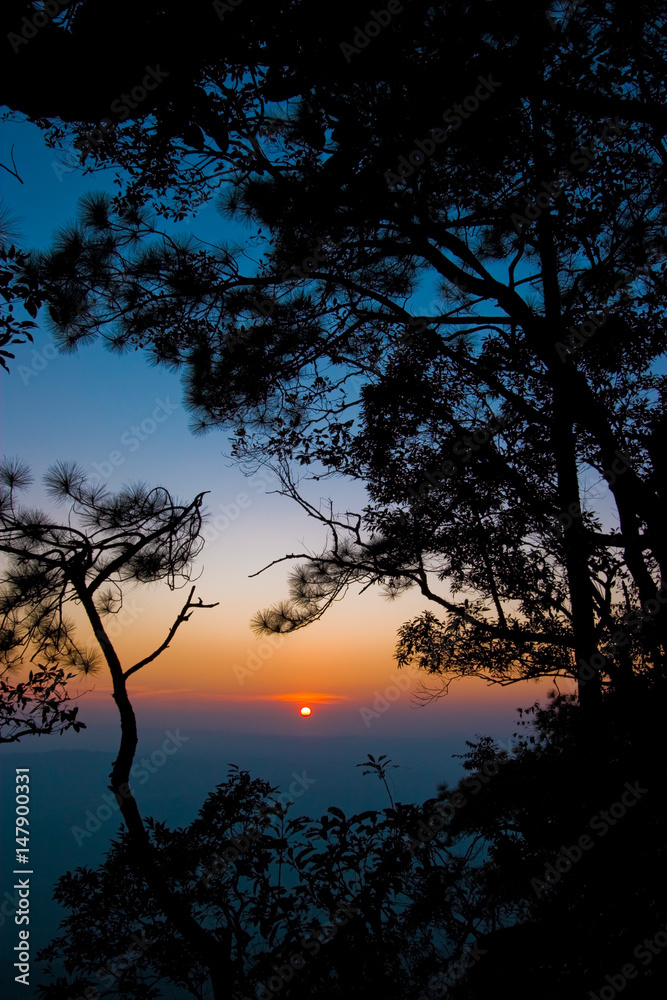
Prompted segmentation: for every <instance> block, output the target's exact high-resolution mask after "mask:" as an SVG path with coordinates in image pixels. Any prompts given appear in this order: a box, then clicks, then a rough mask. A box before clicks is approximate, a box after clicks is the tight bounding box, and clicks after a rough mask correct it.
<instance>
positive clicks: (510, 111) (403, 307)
mask: <svg viewBox="0 0 667 1000" xmlns="http://www.w3.org/2000/svg"><path fill="white" fill-rule="evenodd" d="M662 7H663V5H660V10H662ZM299 9H300V8H299V7H298V6H297V7H295V8H294V10H295V11H297V10H299ZM547 9H548V8H547V7H546V5H535V4H518V5H517V4H501V5H497V4H496V5H493V8H492V9H491V8H489V5H487V4H482V3H480V2H478V0H476V2H471V3H469V4H466V5H460V4H446V5H442V6H440V7H438V8H432V7H429V6H428V5H411V8H410V11H407V10H406V11H405V12H404V13H403V14H401V18H402V20H401V22H400V26H399V22H398V20H396V22H395V23H394V24H393V25H390V26H388V27H387V28H386V29H385V30H384V32H383V33H382V35H381V37H380V36H379V37H378V38H377V39H376V40H375V41H374V42H373V44H372V45H370V44H369V45H368V47H367V49H366V50H365V51H364V52H363V53H360V54H359V58H358V59H356V58H355V62H354V64H352V63H351V62H350V63H347V61H346V60H345V59H342V58H341V59H339V63H338V69H337V70H335V71H334V72H333V75H330V76H327V77H326V78H325V77H324V76H323V74H322V71H321V69H319V68H318V63H317V61H316V60H315V59H314V58H313V56H312V50H311V49H309V48H308V46H309V43H311V42H312V41H313V38H314V36H313V30H314V29H313V26H312V24H311V22H310V21H309V20H305V21H304V22H303V24H302V25H301V26H300V28H299V31H298V33H297V37H298V38H299V43H300V46H301V48H300V50H299V51H297V52H295V51H294V48H293V47H288V49H287V57H284V56H282V57H281V56H279V55H278V54H277V53H276V51H275V50H274V49H273V48H271V47H269V49H268V50H267V51H266V53H265V54H263V55H262V57H261V60H260V62H262V65H263V66H265V67H266V74H265V76H264V75H262V77H261V79H259V80H258V83H257V87H258V90H257V93H258V94H259V95H260V96H263V97H264V98H265V99H266V100H267V101H269V100H271V99H273V100H275V101H280V100H282V101H283V106H282V107H281V109H280V111H281V117H280V121H278V124H277V126H276V127H277V129H278V131H277V133H276V138H275V143H274V146H273V147H272V152H271V153H270V154H269V155H268V158H267V157H265V158H264V159H263V160H261V159H260V160H259V161H257V162H253V163H252V164H250V165H248V164H246V167H247V169H246V170H245V172H244V170H243V169H242V168H239V171H240V172H239V173H238V174H237V175H236V176H235V178H234V183H233V185H232V187H231V188H230V190H229V191H228V192H227V193H226V195H225V197H224V198H223V203H224V204H225V205H226V206H227V210H228V211H229V212H230V213H232V214H233V215H235V216H236V217H241V218H244V217H245V218H249V219H252V220H256V221H257V222H258V223H259V227H260V230H262V229H268V231H269V232H270V234H271V236H272V241H273V242H272V246H271V249H270V251H268V252H267V253H266V254H265V256H264V258H263V260H262V261H261V262H260V265H259V267H258V268H257V269H256V270H254V271H253V270H251V271H250V273H248V274H242V273H241V271H240V265H239V263H238V258H237V257H235V256H234V255H233V254H232V253H231V252H230V251H228V250H226V249H224V248H207V247H206V246H204V245H203V244H201V243H197V242H196V241H190V243H182V242H181V243H177V244H175V243H174V241H173V240H172V239H171V237H168V236H166V235H164V236H160V235H159V234H158V233H156V227H155V226H154V225H151V226H147V224H146V223H145V217H141V218H140V214H141V213H140V212H139V210H137V209H136V208H132V209H130V208H128V202H127V201H125V202H124V201H123V200H122V199H121V200H120V201H119V202H116V204H115V205H112V204H111V203H110V202H109V200H108V199H104V198H98V199H97V200H90V199H88V200H87V201H86V202H85V204H84V205H83V207H82V212H81V215H80V220H79V225H78V227H77V228H76V229H75V230H73V231H71V232H68V233H65V234H63V235H62V237H61V238H60V240H59V242H58V243H57V245H56V246H55V247H54V248H53V251H52V252H51V253H50V254H47V255H46V256H45V257H44V258H43V259H42V260H41V262H40V263H39V268H40V279H41V280H43V282H44V284H45V286H46V287H47V288H48V290H49V301H50V302H51V306H52V312H51V317H52V320H53V323H54V325H55V329H56V332H57V336H58V337H59V339H60V343H61V344H62V345H63V346H64V347H69V348H71V347H73V346H74V345H76V343H78V342H79V341H82V340H85V339H87V338H90V337H91V336H94V335H98V334H100V333H102V335H103V336H106V337H107V338H108V339H109V341H110V343H111V346H112V347H114V348H115V349H122V348H124V347H130V346H134V347H140V348H146V349H147V351H148V353H149V355H150V356H151V357H153V358H154V359H158V360H162V361H164V362H166V363H168V364H175V365H183V366H184V367H185V371H186V379H187V386H188V391H187V399H188V402H189V405H190V406H191V407H192V409H193V410H194V411H195V413H196V414H197V415H198V416H200V418H201V426H212V425H228V426H229V425H231V426H234V427H235V428H236V454H237V455H238V456H239V457H242V458H249V457H250V458H251V457H257V456H258V455H263V456H266V455H269V456H271V457H272V459H273V460H274V461H275V462H277V463H279V464H281V465H282V466H283V471H284V465H285V463H286V462H289V461H291V462H295V463H297V464H301V465H303V466H310V467H311V469H312V471H313V472H314V474H315V475H316V476H321V475H328V474H330V473H336V474H342V475H345V476H348V477H351V478H354V479H359V480H361V481H362V482H364V483H365V484H367V486H368V490H369V494H370V500H371V502H370V504H369V506H368V508H367V509H366V510H365V511H363V512H362V514H361V515H360V520H358V521H357V520H355V519H354V518H353V519H352V520H351V522H350V523H349V524H346V523H345V519H343V520H340V519H336V518H335V517H333V515H332V516H329V517H328V519H327V518H326V517H322V518H321V519H322V520H324V521H325V522H326V523H327V524H328V527H329V529H330V532H331V533H332V534H331V539H332V542H331V547H330V548H327V549H326V550H325V551H324V552H323V553H322V554H315V558H314V559H313V558H312V554H306V557H307V558H309V560H310V563H309V566H307V567H306V569H305V570H304V572H303V574H301V576H300V577H299V578H298V579H297V581H296V583H295V591H294V595H293V596H294V598H295V599H296V604H295V603H292V604H289V603H288V604H287V605H283V607H282V608H279V609H273V610H272V611H271V612H270V613H269V614H268V615H265V616H264V617H263V618H262V619H260V620H259V621H258V625H263V626H266V627H269V628H279V629H281V630H287V629H291V628H293V627H296V626H301V625H305V624H307V623H308V622H309V621H311V620H312V619H313V616H314V617H317V616H318V614H319V613H320V611H321V609H322V607H323V606H324V605H326V603H327V602H329V603H330V600H331V599H332V595H335V594H337V593H340V591H341V588H344V587H345V586H347V584H348V583H349V582H350V581H351V580H354V579H357V580H360V581H362V582H363V584H364V585H366V584H367V583H374V582H381V581H383V580H386V581H389V583H390V588H391V589H392V591H394V592H396V591H400V589H401V588H402V587H404V586H408V585H416V586H418V587H419V588H420V590H421V592H422V593H423V594H424V596H425V597H426V598H427V599H428V600H430V601H432V602H434V603H435V604H436V605H439V606H440V607H442V608H443V609H444V611H445V614H446V618H445V621H444V622H441V621H439V620H438V619H436V618H435V617H434V616H433V615H432V614H431V615H429V614H427V615H425V616H422V617H421V618H420V619H419V620H418V621H416V622H414V623H412V625H411V626H409V627H408V628H407V629H406V630H405V631H404V632H403V633H402V634H401V644H400V648H399V655H400V656H401V657H402V658H403V659H406V658H407V659H410V658H413V657H416V659H417V662H418V663H419V664H420V665H421V666H423V667H424V668H425V669H426V670H428V671H430V672H432V673H433V674H439V675H441V676H443V677H444V678H445V681H446V680H448V679H449V678H451V677H452V676H459V675H460V674H461V672H462V670H472V671H478V672H482V673H483V675H484V676H486V677H487V678H489V679H492V680H496V681H502V682H513V681H515V680H517V679H520V678H522V677H527V676H540V675H542V674H544V673H547V674H551V673H557V674H562V673H565V674H567V675H569V676H575V677H577V679H578V681H579V691H580V697H581V698H582V700H583V701H584V702H585V703H586V706H587V708H590V710H591V712H592V713H595V712H596V711H597V709H598V707H599V704H600V689H601V686H602V685H606V684H609V683H611V684H613V685H614V686H616V687H617V688H621V687H622V688H623V689H626V690H628V691H631V689H632V687H633V682H634V678H635V676H636V674H637V673H638V672H639V673H641V672H642V671H643V670H645V669H651V670H655V671H658V672H664V670H665V626H664V621H665V616H664V612H663V610H662V608H663V607H664V600H665V597H664V594H665V592H664V590H663V589H660V585H661V584H662V583H664V581H665V580H666V579H667V536H666V533H665V527H664V521H663V518H662V513H661V511H662V506H663V503H664V495H665V465H664V449H663V448H661V443H662V441H663V439H664V428H665V408H664V399H665V382H664V376H663V375H662V374H661V373H660V369H659V367H658V359H659V358H660V356H661V354H662V353H663V352H664V349H665V333H664V330H665V325H664V250H663V248H662V242H661V241H662V225H663V220H664V170H663V167H664V150H663V147H662V141H661V129H663V128H664V124H665V115H664V108H663V107H662V93H663V91H662V88H663V79H664V73H663V68H664V38H663V35H662V34H661V31H660V27H659V23H660V18H659V17H657V18H656V17H654V13H655V11H654V8H653V7H652V8H651V17H648V16H647V14H646V11H645V10H644V8H643V7H641V5H640V6H639V7H636V6H633V8H632V9H631V10H630V9H625V8H624V9H623V10H619V9H618V5H616V4H612V3H609V4H603V5H596V7H595V9H589V8H588V6H587V5H582V4H578V5H577V7H576V9H574V10H572V11H571V12H568V14H567V16H566V17H565V18H563V17H562V16H558V17H557V18H556V22H555V23H556V29H555V28H554V20H553V18H552V19H551V20H550V19H548V18H547V17H545V11H547ZM248 30H253V31H254V30H257V31H258V32H260V34H261V31H262V28H261V27H260V26H258V25H256V24H255V25H254V27H252V29H251V28H249V29H248ZM452 38H454V39H456V47H455V51H452V43H451V42H450V39H452ZM297 49H299V46H297ZM305 50H308V52H309V53H311V54H309V55H307V56H306V55H304V54H303V52H304V51H305ZM327 51H329V52H330V51H331V46H329V48H328V49H327ZM285 63H288V64H289V66H290V72H289V73H287V74H286V75H287V81H286V82H285V85H284V87H283V88H282V90H281V88H280V86H278V85H277V78H278V77H279V75H280V73H282V72H284V71H285ZM323 65H324V64H323ZM331 65H333V64H331ZM443 65H447V67H448V69H447V71H446V72H444V73H443V69H442V67H443ZM253 66H254V63H253ZM329 66H330V63H328V62H327V63H326V67H327V68H329ZM295 94H296V95H298V100H297V101H296V102H288V103H285V99H286V98H287V97H290V98H291V97H292V96H293V95H295ZM439 95H442V97H441V96H439ZM466 102H467V103H466ZM610 116H615V117H613V118H612V117H610ZM443 122H444V124H445V125H446V128H442V127H438V126H439V125H441V124H442V123H443ZM139 159H140V157H139ZM253 171H254V173H253ZM176 173H178V171H177V170H176ZM207 183H208V182H205V183H204V184H203V188H202V190H204V189H206V185H207ZM177 201H178V197H177V196H176V202H177ZM176 202H175V203H176ZM133 212H134V214H132V213H133ZM142 219H143V221H142ZM142 227H143V228H142ZM433 292H437V293H438V294H437V297H435V298H434V299H432V302H431V305H430V306H429V307H427V308H426V309H424V307H423V302H424V300H425V299H426V298H427V297H428V295H429V294H432V293H433ZM93 303H94V305H93ZM108 324H111V325H112V326H115V329H114V331H113V333H112V334H108V333H106V330H107V329H108ZM598 331H599V332H598ZM409 334H411V335H409ZM629 344H632V347H631V348H628V345H629ZM359 382H361V386H359ZM500 420H502V430H501V431H499V432H498V431H497V430H496V428H497V426H498V424H497V423H496V421H500ZM489 428H491V430H490V429H489ZM475 435H477V437H476V438H475ZM478 443H479V451H477V452H476V451H475V450H474V449H475V446H476V445H477V444H478ZM473 457H474V461H471V459H473ZM284 476H285V483H286V490H287V492H289V493H291V494H294V495H295V496H296V492H295V482H294V477H293V475H292V474H291V473H290V472H289V470H287V471H284ZM427 477H430V482H432V483H433V488H432V489H431V487H430V485H429V479H428V478H427ZM603 479H604V480H606V484H607V485H608V493H607V492H606V489H607V487H606V486H605V487H602V480H603ZM598 484H600V487H601V489H602V490H603V492H602V493H601V495H599V496H596V495H591V493H592V491H593V490H595V489H597V487H598ZM587 494H588V496H587ZM306 503H307V501H306ZM607 503H611V504H613V508H612V509H613V510H614V514H615V517H617V519H618V524H619V528H618V530H613V531H604V530H603V528H604V520H603V516H602V512H603V509H604V507H605V505H606V504H607ZM311 513H315V514H316V516H320V512H319V511H311ZM334 528H335V529H336V531H337V532H338V535H335V534H333V531H334ZM344 535H345V536H347V537H348V541H347V542H346V543H345V545H346V548H345V549H342V548H341V545H342V544H343V543H342V542H341V539H340V537H339V536H344ZM380 553H381V555H380ZM438 579H440V581H442V580H445V579H446V580H447V581H448V583H449V586H450V592H447V591H445V592H443V590H442V589H441V588H439V587H438V586H437V584H436V582H435V581H436V580H438ZM464 595H466V596H464ZM467 595H470V596H467ZM323 602H324V605H323ZM466 602H467V603H466ZM638 629H643V630H644V632H645V633H646V635H647V636H648V638H649V642H648V643H647V644H644V643H643V642H642V643H641V645H640V644H637V643H636V642H635V633H636V632H637V630H638ZM601 646H602V648H603V649H606V650H607V651H608V652H607V653H601V652H600V651H599V648H600V647H601ZM609 651H610V652H609Z"/></svg>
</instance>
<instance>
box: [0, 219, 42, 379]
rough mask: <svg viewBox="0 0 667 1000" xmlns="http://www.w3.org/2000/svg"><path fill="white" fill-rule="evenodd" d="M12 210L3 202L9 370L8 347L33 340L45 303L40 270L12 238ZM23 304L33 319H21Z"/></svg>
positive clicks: (3, 338)
mask: <svg viewBox="0 0 667 1000" xmlns="http://www.w3.org/2000/svg"><path fill="white" fill-rule="evenodd" d="M15 235H16V234H15V233H14V231H13V220H12V217H11V213H10V212H9V211H8V209H7V207H6V206H5V205H0V295H2V297H3V299H4V303H3V308H2V312H1V313H0V365H2V367H3V368H4V369H5V371H7V372H8V371H9V365H8V364H7V359H13V358H14V357H15V355H14V354H13V353H12V352H11V351H8V350H6V348H7V347H9V346H13V345H15V344H25V343H26V341H30V342H31V343H32V340H33V335H32V333H31V332H30V331H31V330H33V329H34V328H35V327H36V325H37V324H36V323H34V322H33V321H34V320H35V319H36V317H37V313H38V311H39V309H40V307H41V305H42V297H41V293H40V288H39V282H38V279H37V273H36V271H35V269H34V267H33V266H32V264H31V255H30V254H29V253H28V252H26V251H25V250H21V249H20V248H18V247H17V246H16V245H15V243H14V242H13V240H12V237H13V236H15ZM16 305H20V306H21V307H22V308H23V309H24V310H25V312H26V313H27V314H28V315H29V316H30V317H32V318H31V319H21V318H20V317H19V315H18V314H17V313H15V312H14V307H15V306H16Z"/></svg>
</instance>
